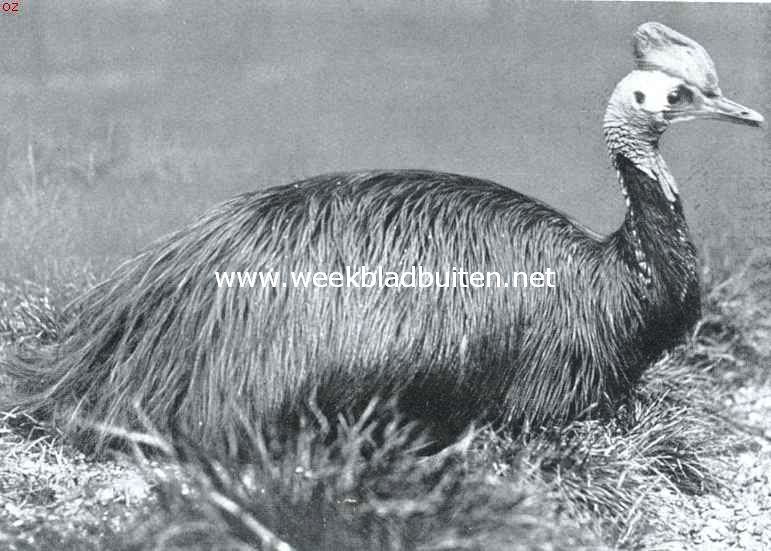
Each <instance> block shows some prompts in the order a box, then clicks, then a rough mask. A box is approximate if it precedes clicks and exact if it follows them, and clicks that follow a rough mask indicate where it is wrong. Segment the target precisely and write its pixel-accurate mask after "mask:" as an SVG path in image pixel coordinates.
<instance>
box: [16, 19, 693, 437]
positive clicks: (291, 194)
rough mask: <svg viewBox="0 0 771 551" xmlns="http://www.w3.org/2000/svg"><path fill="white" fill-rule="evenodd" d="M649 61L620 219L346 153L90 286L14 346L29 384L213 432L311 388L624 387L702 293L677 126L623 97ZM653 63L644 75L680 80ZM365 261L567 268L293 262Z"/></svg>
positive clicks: (264, 414)
mask: <svg viewBox="0 0 771 551" xmlns="http://www.w3.org/2000/svg"><path fill="white" fill-rule="evenodd" d="M641 29H642V27H641ZM654 30H655V29H654ZM672 32H673V31H672ZM638 72H639V71H638ZM630 77H631V75H630ZM667 78H669V77H667ZM638 80H639V79H638V77H635V78H628V79H626V80H625V81H622V84H620V85H619V88H618V89H617V91H616V93H614V98H615V99H616V101H617V103H618V102H621V103H619V104H618V105H617V104H616V103H614V100H613V99H612V100H611V106H610V107H609V109H608V115H606V126H605V128H606V138H607V141H608V145H609V147H610V150H611V156H612V159H613V163H614V165H615V167H616V169H617V170H618V174H619V179H620V181H621V184H622V186H623V188H624V190H625V194H626V196H627V213H626V217H625V220H624V223H623V224H622V226H621V227H620V228H619V230H618V231H616V232H614V233H612V234H610V235H609V236H606V237H599V236H597V235H595V234H593V233H592V232H589V231H587V230H585V229H584V228H582V227H581V226H580V225H578V224H576V223H575V222H574V221H572V220H571V219H569V218H568V217H566V216H565V215H563V214H562V213H560V212H558V211H556V210H554V209H552V208H550V207H548V206H546V205H544V204H542V203H540V202H538V201H536V200H534V199H531V198H529V197H527V196H525V195H522V194H519V193H517V192H515V191H512V190H511V189H508V188H506V187H504V186H501V185H498V184H495V183H492V182H489V181H485V180H480V179H475V178H469V177H463V176H458V175H453V174H445V173H437V172H427V171H393V172H365V173H340V174H331V175H326V176H320V177H316V178H312V179H310V180H306V181H303V182H298V183H296V184H292V185H288V186H283V187H278V188H272V189H269V190H266V191H263V192H257V193H252V194H246V195H242V196H240V197H237V198H235V199H233V200H232V201H230V202H228V203H225V204H223V205H221V206H220V207H218V208H216V209H214V210H212V211H211V212H209V213H208V215H206V216H204V217H203V218H202V219H201V220H199V221H198V222H196V223H195V224H193V225H192V226H190V227H189V228H187V229H185V230H183V231H181V232H178V233H176V234H174V235H172V236H169V237H168V238H165V239H164V240H162V241H160V242H159V243H157V244H156V245H154V246H153V247H151V248H150V249H148V250H147V251H146V252H145V253H143V254H141V255H139V256H138V257H136V258H134V259H132V260H130V261H129V262H127V263H126V264H124V265H123V266H121V267H120V268H118V270H117V271H116V272H115V274H113V276H112V277H111V278H109V279H108V280H107V281H106V282H105V283H104V284H102V285H101V286H99V287H98V288H96V289H95V290H93V291H91V292H89V293H88V294H86V295H85V297H84V298H83V299H82V300H81V302H80V303H79V305H78V312H79V314H78V315H77V316H75V318H74V321H73V323H72V325H71V326H70V328H69V329H68V331H67V335H66V338H65V340H64V342H63V343H62V344H61V345H60V346H59V348H58V351H57V354H56V355H55V357H54V358H53V360H52V361H51V363H50V364H49V365H46V366H45V368H41V361H40V360H39V359H34V360H32V361H28V362H25V361H23V360H21V359H16V360H13V361H12V363H11V371H12V372H13V373H15V374H16V377H17V380H19V381H21V384H20V385H19V388H22V389H25V388H28V389H30V390H31V392H30V393H29V394H28V395H27V396H26V397H25V398H23V399H22V403H23V404H25V405H26V407H27V408H28V409H32V410H36V411H40V410H48V411H53V412H54V413H57V414H59V415H67V416H70V415H71V414H72V413H73V411H74V412H77V414H78V415H81V416H85V417H86V418H87V419H90V420H97V421H98V422H100V423H105V424H113V425H127V424H128V425H131V424H134V423H135V420H136V415H137V413H136V409H135V405H138V406H139V408H140V409H141V411H142V412H143V413H144V415H146V416H147V417H148V418H149V419H150V420H151V421H152V422H153V423H154V424H156V425H157V426H160V427H170V426H172V425H180V426H181V427H182V428H183V429H184V430H185V431H186V432H188V433H191V434H192V435H193V436H194V437H196V438H197V439H199V440H201V441H202V442H205V443H207V444H214V443H216V441H217V439H218V438H220V437H221V434H222V431H223V429H227V428H229V427H232V426H234V425H235V424H237V422H238V419H239V418H240V419H241V420H243V418H244V415H246V418H247V419H250V420H252V421H254V422H257V420H261V421H263V422H269V423H280V422H281V420H282V419H283V418H285V416H286V414H287V412H289V411H291V410H293V409H296V408H297V407H298V406H299V405H301V404H302V403H304V401H306V400H307V399H308V398H309V397H310V396H311V395H313V396H315V399H316V400H317V401H318V404H319V405H320V406H321V407H322V408H323V409H324V410H325V412H327V413H331V414H333V415H334V413H336V412H340V411H345V410H347V409H356V408H357V407H359V406H361V405H362V404H364V403H366V402H367V401H368V400H369V399H371V398H372V397H373V396H376V395H379V396H386V397H387V396H392V395H398V396H399V397H400V398H401V402H400V403H401V406H402V408H403V409H404V410H405V411H406V412H407V413H409V414H410V415H415V416H419V417H424V418H427V419H429V420H432V421H437V422H439V423H444V424H448V425H452V426H457V427H461V426H463V424H464V423H468V422H469V421H470V420H473V419H475V418H478V417H480V416H483V417H486V418H494V419H502V418H503V419H507V420H509V421H511V422H514V423H519V422H522V421H526V420H527V421H530V422H533V423H536V424H539V423H545V422H561V421H564V420H566V419H568V418H570V417H571V416H574V415H576V414H577V413H579V412H581V411H584V410H586V409H587V408H591V407H593V406H597V405H603V404H608V403H611V402H613V401H614V400H615V399H616V398H618V397H620V396H622V395H623V394H624V393H625V392H626V391H627V390H628V389H629V388H630V387H631V384H632V383H633V382H634V381H635V380H636V379H637V378H638V376H639V374H640V373H641V371H642V370H643V369H644V368H645V366H646V365H647V364H648V363H649V362H651V361H652V360H653V359H655V358H656V357H657V356H658V355H659V354H661V352H662V351H664V350H666V349H667V348H669V347H671V346H672V345H673V344H674V343H676V342H677V341H678V340H679V339H680V338H682V336H683V335H684V334H685V333H686V332H687V331H688V329H689V328H690V327H691V326H692V324H693V323H694V322H695V321H696V319H697V318H698V315H699V284H698V276H697V258H696V253H695V249H694V247H693V245H692V243H691V241H690V239H689V236H688V228H687V225H686V222H685V219H684V217H683V210H682V205H681V203H680V198H679V195H678V194H677V189H676V187H675V186H674V180H673V179H672V178H671V175H670V174H669V173H668V172H666V173H665V172H664V171H666V165H665V164H664V163H663V161H662V160H661V159H660V155H659V152H658V135H660V132H661V131H663V130H661V129H657V128H656V127H651V128H648V127H643V131H642V132H638V131H637V130H636V128H637V126H639V125H644V123H645V120H644V113H643V112H642V111H639V110H638V111H635V112H634V113H635V115H636V116H637V117H638V118H639V119H640V120H637V119H630V117H629V116H628V114H627V112H626V109H627V108H629V109H632V108H635V107H634V105H632V106H627V105H626V102H627V101H631V102H636V103H637V104H639V105H640V106H643V107H644V104H645V100H644V99H643V101H642V102H641V101H640V94H642V92H641V91H638V90H637V89H636V88H637V84H638V83H637V81H638ZM654 80H655V86H651V87H649V88H645V90H646V92H647V93H648V94H651V90H657V89H658V88H659V87H662V86H664V85H666V86H669V84H667V83H666V82H667V81H666V79H665V78H664V77H655V78H654ZM627 87H631V88H630V89H629V90H627V89H626V88H627ZM632 89H634V90H633V91H634V94H633V95H630V94H632ZM668 92H669V89H668V88H667V89H666V90H665V91H664V93H665V94H667V93H668ZM628 98H634V99H631V100H630V99H628ZM656 113H658V112H656ZM630 120H631V122H634V123H635V124H631V123H630V124H626V123H625V121H626V122H629V121H630ZM657 120H658V119H657ZM636 124H637V126H636ZM663 124H664V127H666V124H665V123H663ZM657 130H658V131H659V134H656V131H657ZM646 132H649V133H651V135H652V136H653V137H652V138H651V137H650V136H648V135H646ZM361 266H365V267H367V268H369V269H376V268H381V269H383V270H389V271H395V272H402V271H406V270H410V269H411V268H412V267H416V266H421V268H422V269H423V270H425V271H428V272H437V271H438V272H445V271H448V270H452V269H453V268H457V269H460V270H465V271H469V272H471V271H478V272H482V273H487V272H497V273H499V274H500V276H501V278H502V280H503V281H507V277H509V276H510V275H511V274H513V273H515V272H543V271H545V270H547V269H549V270H552V271H553V272H554V273H555V275H554V286H553V287H521V286H520V287H508V288H496V287H491V288H477V287H471V286H465V285H458V286H451V287H440V286H436V285H434V286H430V287H426V288H412V287H408V288H378V287H369V288H350V287H347V286H343V287H341V288H337V287H325V288H316V287H313V286H312V285H309V286H308V287H304V286H302V285H300V286H299V287H298V286H295V285H293V284H292V282H291V280H290V272H294V273H299V272H303V273H313V272H343V273H345V272H346V270H347V269H356V268H359V267H361ZM232 271H239V272H245V271H251V272H277V273H279V274H280V276H281V278H282V280H283V281H284V282H287V283H289V284H288V285H286V286H281V285H279V286H276V287H272V286H270V285H268V286H266V287H262V286H261V285H259V284H258V285H255V287H253V288H243V287H239V286H238V285H234V286H232V287H229V286H227V285H218V284H217V280H216V278H215V272H220V273H222V272H232ZM31 383H34V384H31Z"/></svg>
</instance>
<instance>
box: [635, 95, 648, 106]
mask: <svg viewBox="0 0 771 551" xmlns="http://www.w3.org/2000/svg"><path fill="white" fill-rule="evenodd" d="M634 99H635V101H636V102H637V103H639V104H640V105H642V104H643V102H644V101H645V94H643V93H642V92H635V93H634Z"/></svg>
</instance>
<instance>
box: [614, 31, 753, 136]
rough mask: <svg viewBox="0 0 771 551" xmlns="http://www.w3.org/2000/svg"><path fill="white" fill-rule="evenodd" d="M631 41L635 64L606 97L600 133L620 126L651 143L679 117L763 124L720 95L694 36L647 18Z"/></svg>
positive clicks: (708, 61)
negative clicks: (609, 95)
mask: <svg viewBox="0 0 771 551" xmlns="http://www.w3.org/2000/svg"><path fill="white" fill-rule="evenodd" d="M632 45H633V50H634V56H635V61H636V65H637V69H636V70H635V71H632V72H631V73H630V74H629V75H627V76H626V77H625V78H624V79H623V80H622V81H621V82H620V83H619V84H618V86H616V89H615V90H614V92H613V94H612V96H611V99H610V102H609V104H608V110H607V112H606V115H605V127H606V133H607V129H608V128H615V129H621V128H622V127H626V128H628V129H629V131H630V132H631V133H634V134H635V137H636V138H638V139H641V140H646V141H651V142H654V143H655V142H656V141H657V140H658V137H659V136H660V135H661V133H662V132H664V130H666V129H667V127H668V126H669V125H670V124H672V123H675V122H680V121H687V120H693V119H719V120H725V121H730V122H735V123H740V124H746V125H750V126H760V125H761V124H762V123H763V120H764V119H763V116H762V115H761V114H760V113H758V112H756V111H753V110H752V109H749V108H747V107H744V106H743V105H740V104H738V103H736V102H735V101H732V100H730V99H728V98H726V97H725V96H723V93H722V92H721V90H720V87H719V86H718V78H717V72H716V70H715V65H714V63H713V62H712V59H711V58H710V56H709V54H708V53H707V51H706V50H705V49H704V48H703V47H702V46H701V45H699V44H698V43H697V42H695V41H694V40H691V39H690V38H688V37H687V36H684V35H682V34H680V33H678V32H677V31H674V30H672V29H670V28H669V27H667V26H665V25H662V24H661V23H654V22H651V23H644V24H643V25H641V26H640V27H639V28H638V29H637V32H635V35H634V38H633V41H632Z"/></svg>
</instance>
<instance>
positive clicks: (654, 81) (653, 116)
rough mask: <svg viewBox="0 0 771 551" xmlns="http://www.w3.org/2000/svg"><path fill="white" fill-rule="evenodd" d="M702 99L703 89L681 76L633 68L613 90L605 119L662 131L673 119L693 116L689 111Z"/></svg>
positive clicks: (677, 119)
mask: <svg viewBox="0 0 771 551" xmlns="http://www.w3.org/2000/svg"><path fill="white" fill-rule="evenodd" d="M701 103H703V94H702V92H701V91H700V90H699V89H698V88H697V87H696V86H693V85H691V84H689V83H687V82H686V81H684V80H683V79H681V78H677V77H674V76H671V75H668V74H667V73H664V72H662V71H632V72H631V73H629V74H628V75H627V76H626V77H625V78H624V79H623V80H622V81H621V82H619V83H618V86H616V89H615V90H614V91H613V95H612V96H611V98H610V101H609V104H608V115H607V116H606V122H609V121H617V122H619V123H633V124H634V125H635V126H639V127H641V128H645V127H647V128H646V130H647V129H650V130H654V131H656V132H663V131H664V130H665V129H666V127H667V126H668V125H669V123H670V122H677V121H682V120H688V119H690V118H692V117H691V116H690V115H689V114H688V113H689V111H691V110H692V109H694V108H696V107H697V106H698V105H699V104H701Z"/></svg>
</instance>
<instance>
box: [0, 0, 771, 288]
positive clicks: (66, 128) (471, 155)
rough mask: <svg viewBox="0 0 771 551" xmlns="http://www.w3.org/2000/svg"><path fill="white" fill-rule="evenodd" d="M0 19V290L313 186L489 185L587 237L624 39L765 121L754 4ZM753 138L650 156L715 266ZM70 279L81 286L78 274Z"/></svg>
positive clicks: (627, 54) (105, 9) (109, 262)
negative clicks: (416, 178)
mask: <svg viewBox="0 0 771 551" xmlns="http://www.w3.org/2000/svg"><path fill="white" fill-rule="evenodd" d="M19 10H20V13H18V14H9V13H0V52H2V56H1V57H0V73H2V74H0V117H1V120H2V125H1V126H0V281H5V282H9V281H15V280H17V279H25V278H29V279H33V280H36V281H41V282H46V281H49V280H55V279H56V278H65V279H72V278H77V277H80V276H79V275H78V274H80V273H81V272H83V273H84V274H85V273H88V274H90V275H94V274H96V275H97V276H100V275H102V274H103V273H104V272H105V271H106V270H109V269H110V268H112V267H115V266H116V265H117V263H118V262H119V261H120V259H121V258H125V257H126V256H128V255H131V254H133V253H135V252H137V251H138V250H140V249H142V248H144V247H145V246H147V245H148V244H149V243H150V242H151V241H152V240H154V239H156V238H158V237H159V236H161V235H162V234H164V233H167V232H169V231H172V230H174V229H178V228H181V227H183V226H184V224H185V223H187V222H189V221H191V220H192V219H193V218H194V217H195V216H197V215H198V214H200V213H201V212H202V211H204V210H205V209H206V208H208V207H209V206H211V205H213V204H215V203H216V202H218V201H220V200H223V199H225V198H227V197H229V196H231V195H233V194H236V193H240V192H244V191H248V190H253V189H259V188H264V187H266V186H271V185H276V184H281V183H287V182H289V181H291V180H293V179H298V178H302V177H304V176H310V175H314V174H316V173H320V172H325V171H337V170H353V169H361V168H430V169H436V170H443V171H452V172H460V173H464V174H469V175H474V176H481V177H485V178H490V179H493V180H496V181H498V182H500V183H502V184H504V185H507V186H510V187H513V188H516V189H518V190H520V191H523V192H525V193H528V194H530V195H532V196H534V197H537V198H539V199H542V200H544V201H546V202H548V203H550V204H552V205H553V206H556V207H558V208H560V209H562V210H564V211H566V212H567V213H568V214H570V215H572V216H574V217H576V218H578V219H579V220H580V221H581V222H583V223H584V224H586V225H588V226H590V227H592V228H594V229H596V230H598V231H601V232H609V231H612V230H613V229H614V228H615V227H617V226H618V225H619V224H620V223H621V220H622V219H623V215H624V204H623V200H622V197H621V194H620V193H619V190H618V185H617V183H616V180H615V174H614V172H613V170H612V169H611V168H610V163H609V160H608V157H607V154H606V151H605V145H604V143H603V139H602V131H601V124H602V117H603V113H604V110H605V105H606V101H607V99H608V97H609V94H610V93H611V91H612V89H613V88H614V86H615V84H616V83H617V82H618V80H620V79H621V78H622V77H623V76H624V75H625V74H626V73H627V72H629V71H630V70H631V68H632V57H631V48H630V38H631V35H632V33H633V32H634V30H635V28H636V27H637V26H638V25H639V24H640V23H642V22H644V21H648V20H658V21H661V22H663V23H665V24H667V25H670V26H672V27H674V28H675V29H677V30H679V31H681V32H683V33H685V34H687V35H689V36H691V37H692V38H694V39H696V40H697V41H698V42H699V43H701V44H702V45H703V46H704V47H705V48H706V49H707V50H708V51H709V52H710V54H711V55H712V57H713V59H714V60H715V63H716V65H717V68H718V72H719V75H720V78H721V86H722V89H723V91H724V92H725V94H726V95H727V96H728V97H730V98H732V99H734V100H736V101H739V102H740V103H743V104H745V105H747V106H749V107H751V108H753V109H756V110H759V111H761V112H762V113H764V114H765V116H766V117H767V118H768V117H769V116H771V86H770V84H771V82H770V80H769V75H770V74H771V73H770V69H769V59H771V55H770V54H771V51H769V49H770V47H771V7H769V6H764V5H752V4H742V5H736V4H732V5H719V4H692V3H687V4H669V3H667V4H662V3H655V4H647V3H606V2H603V3H568V2H560V3H558V2H543V1H537V2H535V1H534V2H515V3H511V2H504V1H499V0H487V1H485V0H470V1H464V2H461V1H442V2H440V1H435V2H428V1H415V0H386V1H383V0H380V1H377V2H374V1H364V0H348V1H337V2H325V3H321V2H312V1H305V2H298V1H295V2H284V1H260V2H255V1H245V0H237V1H228V2H212V1H211V0H206V1H203V0H186V1H185V2H173V1H171V0H167V1H164V0H145V1H143V2H136V1H127V0H109V1H108V0H80V1H77V0H73V1H69V2H66V3H65V2H54V1H44V0H32V1H25V0H20V6H19ZM769 136H770V134H769V132H768V131H767V130H760V131H759V130H755V129H749V128H746V127H739V126H732V125H728V124H725V123H718V122H697V123H691V124H686V125H680V126H676V127H674V128H672V129H670V130H669V131H668V133H667V134H666V135H665V138H664V140H663V144H662V148H663V150H664V155H665V158H666V159H667V161H668V163H669V165H670V167H671V169H672V171H673V173H674V174H675V177H676V179H677V180H678V183H679V186H680V190H681V193H682V195H683V198H684V202H685V206H686V211H687V215H688V217H689V221H690V224H691V226H692V229H693V233H694V238H695V240H696V241H697V244H698V245H699V247H700V248H701V250H702V252H704V253H705V254H706V255H708V256H709V258H710V260H709V261H710V262H713V263H714V262H717V263H722V264H723V265H727V266H731V265H733V264H735V263H736V262H739V261H741V260H742V259H743V258H745V257H746V256H747V255H748V254H750V252H751V251H752V250H753V249H755V248H758V247H767V246H769V245H771V234H770V232H769V229H768V227H769V223H768V218H769V210H770V209H769V207H770V206H771V196H770V195H769V154H768V153H769V143H770V142H769ZM73 274H75V275H73Z"/></svg>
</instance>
